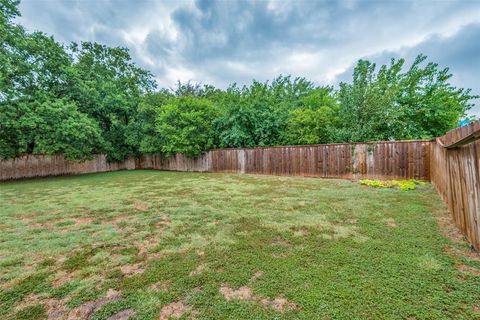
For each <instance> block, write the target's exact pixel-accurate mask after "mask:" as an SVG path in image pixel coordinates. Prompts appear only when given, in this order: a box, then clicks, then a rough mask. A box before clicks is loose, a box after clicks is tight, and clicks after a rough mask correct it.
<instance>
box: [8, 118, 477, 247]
mask: <svg viewBox="0 0 480 320" xmlns="http://www.w3.org/2000/svg"><path fill="white" fill-rule="evenodd" d="M479 138H480V121H476V122H474V123H472V124H470V125H469V126H466V127H462V128H458V129H455V130H452V131H450V132H448V133H447V134H446V135H445V136H443V137H440V138H437V139H436V140H432V141H425V140H416V141H388V142H369V143H355V144H348V143H340V144H328V145H306V146H282V147H265V148H251V149H248V148H244V149H215V150H210V151H208V152H206V153H205V154H203V155H202V156H200V157H197V158H195V159H189V158H187V157H185V156H184V155H182V154H177V155H175V156H173V157H168V158H165V157H162V156H159V155H146V156H142V157H139V158H137V159H128V160H125V161H122V162H115V163H109V162H107V159H106V157H105V156H104V155H97V156H94V157H93V159H92V160H89V161H85V162H81V163H79V162H73V161H66V160H65V159H64V158H63V157H62V156H61V155H56V156H45V155H26V156H23V157H19V158H16V159H12V160H1V161H0V181H5V180H14V179H22V178H33V177H45V176H54V175H65V174H80V173H92V172H105V171H114V170H122V169H158V170H175V171H199V172H225V173H253V174H270V175H286V176H308V177H324V178H344V179H359V178H376V179H421V180H431V181H432V184H433V185H434V186H435V188H436V189H437V191H438V193H439V194H440V196H441V197H442V198H443V200H444V201H445V202H446V203H447V205H448V208H449V210H450V212H451V214H452V217H453V220H454V221H455V223H456V224H457V225H458V226H459V228H460V229H461V230H462V232H463V233H464V234H465V236H466V237H467V239H468V240H469V241H470V243H472V245H473V246H474V247H475V248H476V249H477V250H480V226H479V221H480V141H479V140H477V139H479Z"/></svg>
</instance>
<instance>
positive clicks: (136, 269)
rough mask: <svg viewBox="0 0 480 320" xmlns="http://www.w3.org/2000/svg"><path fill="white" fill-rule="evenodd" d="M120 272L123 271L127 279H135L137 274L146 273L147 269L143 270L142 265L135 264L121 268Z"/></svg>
mask: <svg viewBox="0 0 480 320" xmlns="http://www.w3.org/2000/svg"><path fill="white" fill-rule="evenodd" d="M120 271H122V273H123V274H124V275H125V276H127V277H133V276H134V275H136V274H140V273H143V272H145V269H144V268H143V264H142V263H135V264H125V265H123V266H120Z"/></svg>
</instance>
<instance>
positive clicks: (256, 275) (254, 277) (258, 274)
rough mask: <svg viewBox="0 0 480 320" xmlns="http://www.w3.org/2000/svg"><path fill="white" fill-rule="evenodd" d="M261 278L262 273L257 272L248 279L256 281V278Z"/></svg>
mask: <svg viewBox="0 0 480 320" xmlns="http://www.w3.org/2000/svg"><path fill="white" fill-rule="evenodd" d="M261 276H263V272H262V271H257V272H255V274H254V275H253V276H252V277H251V278H250V281H256V280H257V279H258V278H260V277H261Z"/></svg>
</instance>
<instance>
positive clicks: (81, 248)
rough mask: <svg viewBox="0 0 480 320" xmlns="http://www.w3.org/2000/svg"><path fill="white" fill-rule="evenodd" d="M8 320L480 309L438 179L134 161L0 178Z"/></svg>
mask: <svg viewBox="0 0 480 320" xmlns="http://www.w3.org/2000/svg"><path fill="white" fill-rule="evenodd" d="M0 188H1V190H0V191H1V194H0V196H1V198H0V201H1V202H0V318H1V319H44V318H47V317H48V318H50V319H108V318H109V317H110V319H117V320H119V319H128V318H131V319H168V318H169V317H171V318H179V317H180V318H183V319H189V318H194V319H282V318H284V319H296V318H302V319H479V318H480V258H479V256H478V255H476V254H475V253H473V252H472V251H471V250H470V249H469V247H468V245H467V244H466V243H465V242H463V241H462V239H461V236H460V235H458V234H457V233H456V231H455V228H453V227H452V226H451V225H450V224H449V218H448V215H447V212H446V208H445V206H444V204H443V203H442V202H441V200H440V198H439V197H438V196H437V194H436V193H435V191H434V190H433V188H432V187H431V186H430V185H429V184H426V185H424V186H420V187H419V188H418V189H417V190H414V191H401V190H399V189H376V188H371V187H366V186H361V185H359V184H358V183H355V182H350V181H343V180H321V179H312V178H289V177H272V176H253V175H228V174H200V173H177V172H160V171H123V172H113V173H103V174H91V175H82V176H74V177H60V178H48V179H38V180H30V181H20V182H10V183H3V184H0Z"/></svg>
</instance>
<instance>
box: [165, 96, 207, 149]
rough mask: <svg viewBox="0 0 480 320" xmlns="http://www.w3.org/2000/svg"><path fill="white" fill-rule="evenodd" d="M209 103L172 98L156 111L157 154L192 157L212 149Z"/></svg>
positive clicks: (191, 99)
mask: <svg viewBox="0 0 480 320" xmlns="http://www.w3.org/2000/svg"><path fill="white" fill-rule="evenodd" d="M215 117H216V114H215V110H214V109H213V106H212V103H211V102H210V101H209V100H207V99H205V98H194V97H191V96H183V97H175V98H171V99H169V101H168V103H167V104H165V105H163V106H162V107H161V108H159V110H158V114H157V117H156V132H157V133H158V135H159V139H160V141H161V142H160V144H161V152H162V153H163V154H166V155H173V154H176V153H184V154H186V155H187V156H189V157H195V156H198V155H200V154H201V153H202V152H204V151H206V150H208V149H210V148H212V147H213V146H214V139H215V138H214V133H215V132H214V130H213V121H214V119H215Z"/></svg>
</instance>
